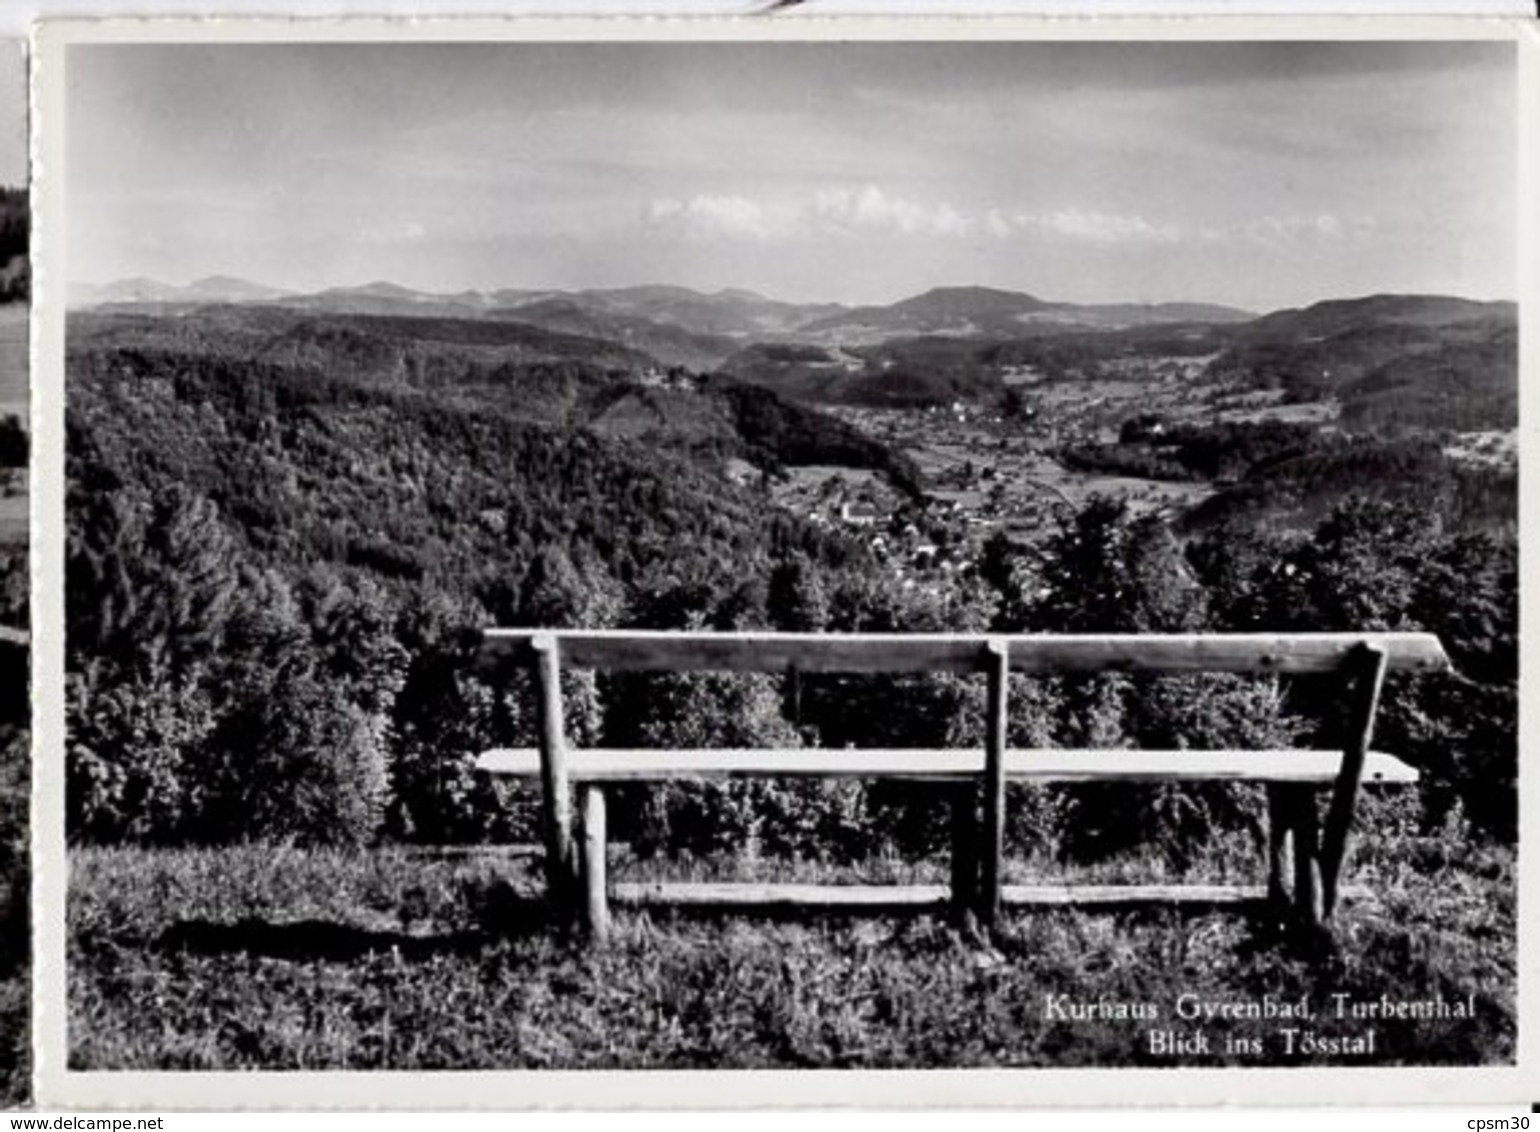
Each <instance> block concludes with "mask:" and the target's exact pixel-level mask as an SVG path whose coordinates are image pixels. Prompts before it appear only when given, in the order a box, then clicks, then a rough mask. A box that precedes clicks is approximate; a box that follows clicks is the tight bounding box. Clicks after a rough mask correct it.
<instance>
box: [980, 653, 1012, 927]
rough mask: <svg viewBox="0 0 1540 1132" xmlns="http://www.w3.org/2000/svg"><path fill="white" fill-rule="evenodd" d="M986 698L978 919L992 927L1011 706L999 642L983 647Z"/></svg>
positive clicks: (998, 881)
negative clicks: (987, 688)
mask: <svg viewBox="0 0 1540 1132" xmlns="http://www.w3.org/2000/svg"><path fill="white" fill-rule="evenodd" d="M984 657H985V664H986V666H987V667H986V670H985V671H986V672H987V674H988V676H989V698H988V705H987V709H986V711H985V716H984V726H985V728H986V729H987V730H986V731H985V734H984V836H983V838H982V839H981V841H982V843H981V844H980V845H979V854H980V869H979V904H978V907H979V919H980V921H981V922H982V923H983V925H984V926H985V927H986V928H993V927H994V926H995V924H996V923H997V922H998V921H999V919H1000V886H1001V859H1002V854H1003V853H1004V851H1005V739H1006V721H1007V719H1008V717H1009V711H1010V706H1009V704H1008V703H1007V699H1006V693H1007V690H1008V689H1009V687H1010V672H1011V666H1010V649H1009V646H1008V645H1007V644H1006V643H1005V642H1004V641H1001V640H991V641H989V642H987V643H986V644H985V646H984Z"/></svg>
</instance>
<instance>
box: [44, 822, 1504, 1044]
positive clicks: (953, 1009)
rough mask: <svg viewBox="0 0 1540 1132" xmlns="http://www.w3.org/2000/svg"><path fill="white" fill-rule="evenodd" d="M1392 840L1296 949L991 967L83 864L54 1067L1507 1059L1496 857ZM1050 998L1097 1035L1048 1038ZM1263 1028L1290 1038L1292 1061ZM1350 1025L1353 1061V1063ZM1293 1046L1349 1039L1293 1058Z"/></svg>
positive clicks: (792, 924)
mask: <svg viewBox="0 0 1540 1132" xmlns="http://www.w3.org/2000/svg"><path fill="white" fill-rule="evenodd" d="M1395 841H1396V852H1395V853H1394V855H1393V856H1394V859H1393V860H1392V859H1391V857H1390V856H1381V855H1380V854H1379V852H1378V851H1377V849H1376V847H1375V846H1373V845H1365V846H1364V847H1363V848H1362V850H1361V851H1360V852H1359V853H1358V855H1357V861H1356V866H1355V869H1354V874H1355V875H1354V878H1353V879H1354V880H1355V881H1357V882H1362V883H1368V884H1370V885H1372V886H1373V887H1374V889H1375V891H1376V896H1375V897H1374V898H1373V899H1371V900H1366V901H1359V902H1357V903H1354V904H1351V905H1348V906H1347V907H1346V908H1344V910H1343V914H1342V915H1341V916H1340V918H1339V924H1338V928H1337V933H1336V939H1335V941H1334V942H1333V943H1331V944H1329V945H1320V944H1317V945H1315V946H1313V947H1311V948H1309V949H1307V950H1308V952H1309V953H1308V954H1307V953H1305V951H1303V950H1301V949H1300V948H1299V947H1290V946H1286V945H1284V944H1281V943H1280V942H1279V941H1278V940H1277V939H1276V938H1275V936H1274V933H1273V930H1272V929H1271V928H1270V927H1269V926H1268V925H1266V924H1265V923H1264V922H1262V921H1261V920H1260V919H1249V918H1247V917H1245V916H1242V915H1237V914H1235V913H1233V912H1230V913H1205V914H1194V913H1189V914H1180V913H1177V912H1175V911H1171V910H1164V911H1153V910H1152V911H1147V912H1124V913H1118V914H1113V913H1091V912H1080V911H1072V910H1066V911H1053V912H1042V911H1039V912H1034V913H1030V914H1027V913H1023V914H1021V915H1017V916H1013V917H1012V918H1011V919H1010V921H1009V923H1008V925H1007V926H1006V929H1005V930H1004V931H1003V932H1001V933H1000V935H999V937H998V938H997V939H996V940H995V941H994V942H993V945H989V944H984V943H982V942H981V941H979V940H977V939H969V938H966V937H965V936H963V935H961V934H959V933H958V932H956V931H955V930H953V929H951V928H949V927H948V926H947V925H946V924H945V923H943V922H941V921H939V920H937V919H934V918H931V917H927V916H910V917H907V918H898V917H871V918H851V917H842V918H830V919H824V920H816V919H814V920H802V921H784V920H782V921H772V920H768V919H763V918H761V919H752V918H746V917H742V916H725V915H717V916H712V917H696V918H686V917H684V916H680V915H675V914H671V913H668V912H661V911H652V912H649V913H646V914H642V913H625V912H622V913H619V914H618V915H617V917H616V926H615V933H614V938H613V940H612V942H611V944H610V945H609V947H608V948H606V949H605V950H603V951H599V952H594V951H590V950H587V949H585V948H583V947H581V946H580V945H579V944H578V942H577V941H575V940H573V939H570V938H567V937H564V936H563V935H562V933H560V932H559V931H556V930H554V929H552V928H551V927H550V926H549V925H548V924H547V923H546V922H545V921H544V919H543V916H542V912H541V909H540V907H539V904H538V902H537V901H535V900H533V899H532V898H531V894H532V893H533V892H534V891H535V880H534V874H533V864H534V863H533V862H528V861H518V860H509V859H492V858H488V857H485V856H471V857H461V858H450V857H442V856H439V857H435V856H425V855H417V854H410V853H408V852H406V851H403V850H382V851H377V852H373V853H356V854H345V853H332V852H306V851H301V850H295V849H281V848H280V849H273V848H271V847H247V848H236V849H225V850H210V851H161V852H153V851H142V850H128V849H113V850H104V849H94V850H79V851H77V852H75V854H74V855H73V859H72V874H71V889H72V897H71V903H70V913H69V927H70V942H69V962H70V983H69V1004H70V1044H71V1064H72V1066H73V1067H75V1068H79V1069H104V1068H114V1069H116V1068H134V1069H152V1068H153V1069H230V1068H258V1067H262V1068H283V1069H342V1068H346V1069H384V1068H391V1069H434V1068H478V1069H484V1068H514V1067H519V1068H542V1067H543V1068H648V1067H655V1068H663V1067H668V1068H689V1067H701V1068H707V1067H709V1068H720V1067H746V1068H747V1067H948V1066H1098V1065H1288V1064H1306V1063H1308V1064H1501V1063H1506V1062H1511V1061H1512V1059H1513V1056H1514V1035H1515V1028H1516V1027H1515V1005H1514V970H1515V932H1514V896H1513V892H1514V884H1513V873H1512V866H1513V859H1512V854H1511V852H1508V851H1506V850H1471V849H1470V848H1469V847H1464V846H1462V847H1458V848H1456V846H1455V844H1454V843H1453V842H1452V841H1450V840H1449V839H1422V838H1411V837H1405V836H1400V837H1397V838H1396V839H1395ZM888 871H889V872H891V871H892V870H891V869H889V870H888ZM1122 871H1123V872H1127V871H1128V868H1127V867H1125V869H1124V870H1122ZM632 872H633V875H638V874H637V873H636V870H635V869H633V870H632ZM649 875H657V873H656V870H653V871H652V873H651V874H649ZM868 875H869V876H870V874H868ZM1107 875H1108V874H1105V873H1104V874H1103V877H1101V878H1094V877H1090V876H1088V875H1085V874H1077V875H1076V876H1075V877H1074V878H1068V879H1077V880H1078V879H1105V878H1106V876H1107ZM873 879H876V878H873ZM1334 994H1343V995H1348V996H1350V997H1351V998H1352V999H1353V1000H1355V1001H1378V1000H1380V999H1381V996H1385V997H1386V998H1387V999H1388V1000H1390V1001H1392V1002H1408V1001H1414V1000H1434V999H1442V1000H1444V1001H1445V1002H1454V1001H1460V1002H1465V1003H1473V1004H1474V1008H1475V1009H1474V1016H1473V1017H1469V1018H1441V1019H1438V1018H1426V1019H1421V1020H1418V1019H1402V1020H1386V1019H1381V1020H1378V1021H1367V1022H1366V1021H1364V1020H1361V1019H1360V1020H1354V1019H1345V1020H1338V1019H1336V1018H1334V1017H1333V1016H1332V1015H1333V1013H1334V1011H1333V1009H1332V1008H1333V1004H1334V1002H1335V1001H1336V1000H1335V999H1333V998H1332V997H1331V996H1332V995H1334ZM1061 996H1067V997H1061ZM1182 996H1191V997H1190V998H1185V999H1184V998H1182ZM1468 996H1472V997H1468ZM1302 997H1303V998H1304V999H1305V1000H1306V1002H1307V1004H1308V1006H1309V1008H1310V1009H1311V1010H1312V1011H1313V1012H1314V1014H1313V1017H1311V1018H1309V1019H1306V1020H1304V1021H1298V1020H1295V1021H1290V1020H1288V1019H1283V1020H1280V1019H1278V1018H1276V1017H1275V1018H1271V1019H1267V1018H1252V1017H1244V1016H1243V1017H1239V1018H1224V1017H1214V1016H1211V1017H1209V1018H1207V1019H1203V1018H1199V1019H1184V1018H1181V1017H1179V1016H1178V1013H1177V1011H1178V1007H1179V1005H1182V1004H1185V1007H1184V1008H1185V1009H1189V1010H1190V1009H1193V1008H1196V1009H1199V1010H1202V1009H1203V1008H1204V1004H1208V1005H1209V1009H1210V1012H1211V1014H1212V1013H1213V1012H1214V1011H1218V1012H1219V1013H1221V1014H1222V1013H1224V1012H1225V1011H1224V1008H1223V1007H1222V1006H1221V1005H1220V1004H1227V1003H1230V1004H1245V1003H1257V1004H1265V1003H1267V1002H1272V1003H1275V1004H1276V1003H1278V1002H1282V1001H1285V1000H1287V1001H1290V1002H1297V1001H1298V1000H1300V999H1301V998H1302ZM1099 1002H1100V1003H1103V1004H1111V1003H1124V1004H1137V1005H1139V1006H1140V1007H1141V1009H1145V1008H1152V1009H1154V1010H1155V1011H1156V1012H1157V1015H1158V1019H1157V1020H1155V1021H1149V1020H1140V1019H1131V1018H1127V1017H1124V1018H1116V1017H1113V1018H1108V1017H1098V1016H1095V1015H1097V1014H1098V1013H1101V1014H1105V1013H1106V1012H1107V1007H1105V1006H1098V1005H1097V1004H1098V1003H1099ZM1075 1004H1086V1005H1087V1006H1088V1007H1089V1008H1090V1009H1091V1012H1092V1015H1093V1016H1092V1017H1088V1018H1085V1017H1074V1016H1073V1015H1074V1013H1075V1010H1074V1006H1075ZM1113 1012H1114V1013H1115V1012H1116V1011H1115V1010H1114V1011H1113ZM1284 1027H1293V1028H1295V1029H1296V1030H1297V1031H1298V1032H1297V1033H1296V1035H1295V1038H1294V1044H1295V1047H1296V1048H1295V1049H1294V1050H1293V1052H1292V1053H1291V1052H1289V1051H1288V1050H1287V1049H1286V1046H1287V1044H1288V1039H1286V1038H1285V1036H1284V1035H1283V1034H1282V1033H1281V1029H1282V1028H1284ZM1369 1029H1373V1030H1374V1031H1375V1034H1374V1041H1373V1050H1372V1052H1370V1051H1367V1050H1365V1049H1363V1048H1362V1043H1363V1040H1364V1037H1365V1035H1366V1032H1367V1031H1368V1030H1369ZM1199 1030H1201V1031H1203V1033H1204V1037H1203V1038H1201V1039H1198V1038H1196V1037H1195V1036H1194V1035H1195V1034H1196V1033H1197V1032H1198V1031H1199ZM1306 1030H1309V1031H1312V1032H1313V1033H1314V1035H1315V1036H1316V1038H1317V1039H1346V1040H1345V1041H1344V1042H1343V1043H1342V1044H1340V1045H1338V1046H1335V1047H1333V1046H1331V1044H1330V1042H1329V1041H1317V1042H1315V1043H1310V1042H1307V1041H1305V1039H1304V1037H1303V1035H1304V1032H1305V1031H1306ZM1151 1031H1172V1032H1174V1034H1175V1035H1176V1037H1177V1038H1179V1039H1181V1040H1183V1041H1186V1042H1187V1043H1188V1048H1189V1049H1190V1050H1191V1052H1188V1053H1174V1052H1169V1051H1168V1052H1161V1051H1159V1050H1158V1049H1155V1048H1153V1046H1152V1043H1153V1045H1159V1039H1152V1038H1151V1036H1150V1035H1151ZM1252 1042H1256V1043H1259V1044H1256V1045H1253V1044H1251V1043H1252ZM1355 1043H1356V1044H1355ZM1198 1046H1201V1047H1202V1048H1201V1049H1200V1048H1197V1047H1198ZM1306 1046H1309V1047H1310V1048H1309V1051H1308V1052H1307V1050H1306V1048H1304V1047H1306Z"/></svg>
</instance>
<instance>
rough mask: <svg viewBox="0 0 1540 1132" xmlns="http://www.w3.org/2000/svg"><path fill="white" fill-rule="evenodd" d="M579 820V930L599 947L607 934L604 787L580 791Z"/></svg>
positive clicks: (588, 785) (589, 784)
mask: <svg viewBox="0 0 1540 1132" xmlns="http://www.w3.org/2000/svg"><path fill="white" fill-rule="evenodd" d="M580 797H581V799H582V801H581V805H580V808H581V811H582V818H583V926H584V928H586V929H587V931H588V936H589V938H590V939H591V940H592V941H593V942H594V943H598V944H602V943H603V942H604V941H605V940H606V939H608V938H609V934H610V906H609V897H608V892H607V889H606V885H607V883H608V882H607V880H606V875H605V865H606V861H605V851H606V849H607V848H608V844H607V842H608V835H607V833H606V831H605V811H604V787H602V786H600V785H598V784H597V783H593V782H587V783H584V784H583V786H582V787H581V793H580Z"/></svg>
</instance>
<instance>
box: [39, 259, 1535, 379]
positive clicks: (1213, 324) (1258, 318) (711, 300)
mask: <svg viewBox="0 0 1540 1132" xmlns="http://www.w3.org/2000/svg"><path fill="white" fill-rule="evenodd" d="M69 298H70V302H69V306H70V308H71V309H73V310H91V309H94V310H99V311H108V312H119V313H137V314H178V315H182V314H187V313H190V312H191V311H192V310H196V309H198V308H201V307H210V306H221V305H233V306H251V307H282V308H288V309H292V310H297V311H304V312H310V313H313V314H316V315H326V314H332V315H352V316H377V317H408V318H432V319H452V320H466V321H472V322H484V321H492V322H510V323H523V324H526V325H529V326H532V327H535V328H538V329H540V330H544V331H548V332H553V333H558V334H565V335H576V336H580V337H584V338H590V339H594V340H595V341H599V342H610V343H613V344H615V345H617V346H621V347H624V348H627V349H631V350H635V351H639V352H641V353H644V354H647V355H649V356H651V357H653V358H654V359H656V360H657V361H658V362H659V363H660V364H662V365H665V366H676V365H677V366H683V367H685V368H689V369H696V370H709V369H713V368H716V367H718V366H720V365H722V364H724V363H726V362H728V361H729V359H731V358H734V357H735V356H736V355H737V354H738V353H739V352H740V351H742V350H743V349H744V348H745V347H747V346H750V345H751V344H753V343H766V344H775V343H784V344H788V345H806V346H810V347H822V348H824V349H825V350H829V351H832V353H830V354H829V357H828V361H829V362H830V364H835V362H836V361H837V357H838V356H839V354H840V351H841V350H843V349H852V350H858V351H859V350H862V349H865V348H868V347H875V346H880V345H882V344H883V343H886V342H892V341H897V340H901V339H923V338H936V339H958V340H965V341H988V340H997V341H1004V340H1013V339H1029V338H1041V337H1056V336H1062V335H1066V334H1087V333H1089V334H1096V335H1099V334H1102V333H1107V332H1116V331H1132V330H1138V329H1139V328H1141V327H1152V328H1155V327H1161V326H1171V327H1173V328H1178V327H1181V326H1190V327H1205V326H1206V327H1209V328H1212V329H1223V330H1224V331H1225V333H1226V334H1228V335H1230V336H1233V337H1235V338H1237V339H1239V340H1253V341H1260V340H1262V339H1266V338H1271V337H1279V336H1281V337H1285V338H1287V337H1290V336H1294V337H1303V338H1309V337H1312V336H1319V335H1324V334H1332V333H1335V332H1336V331H1337V330H1339V329H1341V328H1343V327H1346V326H1352V325H1354V324H1357V323H1372V324H1374V325H1378V326H1389V327H1394V326H1398V325H1406V326H1409V325H1443V324H1448V323H1451V322H1458V321H1463V320H1482V319H1489V318H1498V319H1503V320H1506V319H1509V318H1513V317H1515V313H1514V312H1516V309H1517V304H1515V303H1512V302H1508V301H1503V300H1497V301H1483V300H1474V299H1465V298H1460V297H1456V296H1449V295H1434V294H1391V293H1380V294H1372V295H1366V296H1360V297H1353V298H1331V299H1324V300H1320V301H1318V302H1316V303H1312V304H1308V305H1306V306H1302V307H1285V308H1281V309H1279V310H1274V311H1270V312H1267V313H1264V314H1260V315H1258V314H1256V313H1255V312H1252V311H1247V310H1243V309H1241V308H1239V307H1230V306H1225V305H1222V304H1214V303H1201V302H1164V303H1069V302H1056V301H1053V300H1049V299H1044V298H1042V297H1040V296H1038V295H1035V294H1032V293H1029V292H1025V291H1012V290H1006V289H1002V288H995V287H986V286H979V285H947V286H938V287H932V288H930V289H928V290H926V291H923V292H921V293H919V294H916V295H911V296H909V297H907V298H904V299H900V300H898V301H897V302H895V303H890V304H886V305H868V306H846V305H843V304H838V303H789V302H782V301H780V300H776V299H771V298H767V297H765V296H764V295H761V294H759V293H758V292H755V291H751V290H748V289H746V288H721V289H719V290H717V291H715V292H710V293H708V292H703V291H698V290H695V289H693V288H689V287H683V286H678V285H674V284H639V285H636V286H629V287H618V288H588V289H581V290H562V289H545V290H540V289H525V288H502V289H497V290H474V289H472V290H463V291H459V292H452V293H435V292H427V291H420V290H416V289H414V288H411V287H407V286H404V285H402V284H398V283H394V282H390V281H388V280H375V281H371V282H369V283H364V284H360V285H357V286H346V287H328V288H324V289H322V290H319V291H314V292H309V293H300V292H292V291H283V290H280V289H279V288H276V287H270V286H268V285H266V284H262V283H256V282H252V281H250V280H247V279H243V278H240V277H237V276H231V275H210V276H205V277H202V278H200V279H197V280H194V281H193V282H191V283H188V284H185V285H181V286H178V285H175V284H167V283H163V282H161V281H159V280H156V279H152V278H148V277H143V276H139V277H134V278H131V279H126V280H118V281H115V282H113V283H109V284H104V285H99V286H88V287H85V288H81V287H75V288H71V291H70V296H69Z"/></svg>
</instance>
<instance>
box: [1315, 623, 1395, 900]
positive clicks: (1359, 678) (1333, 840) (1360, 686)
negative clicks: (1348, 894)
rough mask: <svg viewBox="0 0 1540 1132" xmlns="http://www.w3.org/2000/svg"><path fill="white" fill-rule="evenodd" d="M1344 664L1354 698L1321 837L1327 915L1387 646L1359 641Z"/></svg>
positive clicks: (1371, 732) (1350, 822) (1376, 708)
mask: <svg viewBox="0 0 1540 1132" xmlns="http://www.w3.org/2000/svg"><path fill="white" fill-rule="evenodd" d="M1345 667H1346V668H1347V670H1348V673H1349V676H1350V678H1351V679H1352V681H1353V690H1352V698H1351V700H1350V701H1349V706H1348V716H1347V731H1346V735H1345V736H1344V742H1343V748H1342V769H1341V770H1340V771H1339V772H1338V774H1337V781H1336V784H1335V786H1334V787H1333V788H1332V796H1331V807H1330V809H1328V810H1327V812H1326V826H1325V829H1324V831H1323V833H1322V838H1321V910H1322V913H1323V914H1324V915H1325V916H1326V917H1327V918H1330V916H1331V914H1332V910H1333V909H1334V908H1335V907H1336V904H1337V882H1338V880H1339V879H1340V878H1341V875H1342V860H1343V857H1344V856H1345V854H1346V852H1347V842H1348V834H1349V832H1350V831H1351V830H1352V827H1353V811H1354V809H1355V807H1356V806H1357V804H1358V787H1359V783H1360V781H1361V780H1362V778H1363V772H1364V758H1365V757H1366V756H1367V755H1368V753H1369V743H1370V741H1371V740H1372V739H1373V737H1374V717H1375V714H1376V713H1377V712H1378V711H1379V706H1380V689H1381V688H1382V687H1383V686H1384V683H1385V667H1386V655H1385V650H1384V649H1383V648H1379V647H1376V646H1374V645H1369V644H1364V645H1360V646H1359V647H1358V648H1357V649H1356V650H1354V653H1353V655H1352V658H1351V659H1350V660H1349V661H1348V662H1347V664H1346V666H1345Z"/></svg>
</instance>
